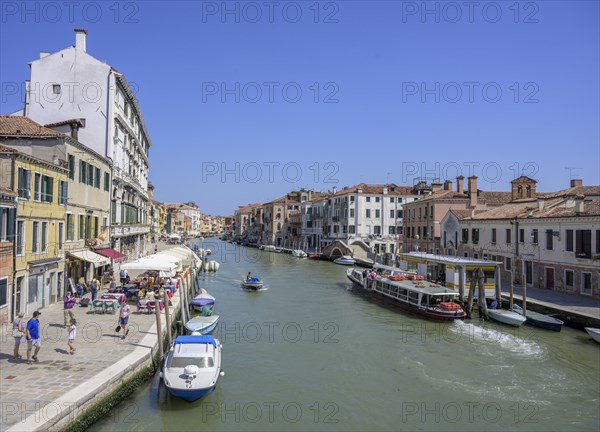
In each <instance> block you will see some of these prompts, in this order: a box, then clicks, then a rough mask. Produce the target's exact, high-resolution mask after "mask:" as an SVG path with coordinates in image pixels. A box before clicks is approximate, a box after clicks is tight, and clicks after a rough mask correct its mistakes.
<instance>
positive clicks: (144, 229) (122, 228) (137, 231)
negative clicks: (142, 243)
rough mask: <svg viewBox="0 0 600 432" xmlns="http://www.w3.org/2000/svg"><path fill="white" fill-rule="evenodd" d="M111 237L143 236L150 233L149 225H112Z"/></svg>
mask: <svg viewBox="0 0 600 432" xmlns="http://www.w3.org/2000/svg"><path fill="white" fill-rule="evenodd" d="M110 232H111V236H113V237H124V236H130V235H143V234H148V233H149V232H150V226H149V225H141V224H131V225H127V224H124V225H112V226H111V227H110Z"/></svg>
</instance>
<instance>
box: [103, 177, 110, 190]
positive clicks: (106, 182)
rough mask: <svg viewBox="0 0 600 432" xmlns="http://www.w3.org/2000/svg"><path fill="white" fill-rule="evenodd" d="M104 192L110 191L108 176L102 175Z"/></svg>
mask: <svg viewBox="0 0 600 432" xmlns="http://www.w3.org/2000/svg"><path fill="white" fill-rule="evenodd" d="M104 190H105V191H106V192H108V191H109V190H110V174H109V173H107V172H105V173H104Z"/></svg>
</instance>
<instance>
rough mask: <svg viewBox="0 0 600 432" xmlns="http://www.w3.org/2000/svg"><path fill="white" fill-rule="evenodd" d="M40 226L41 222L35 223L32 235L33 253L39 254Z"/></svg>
mask: <svg viewBox="0 0 600 432" xmlns="http://www.w3.org/2000/svg"><path fill="white" fill-rule="evenodd" d="M39 226H40V223H39V222H33V231H32V233H31V253H38V236H39Z"/></svg>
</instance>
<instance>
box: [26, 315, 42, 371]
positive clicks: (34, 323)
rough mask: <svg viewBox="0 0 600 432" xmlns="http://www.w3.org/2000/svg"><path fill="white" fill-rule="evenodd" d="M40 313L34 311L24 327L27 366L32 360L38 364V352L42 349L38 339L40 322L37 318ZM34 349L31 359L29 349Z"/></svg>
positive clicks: (40, 340)
mask: <svg viewBox="0 0 600 432" xmlns="http://www.w3.org/2000/svg"><path fill="white" fill-rule="evenodd" d="M41 314H42V313H41V312H39V311H35V312H34V313H33V317H32V318H31V319H30V320H29V321H27V327H26V332H27V333H26V334H27V336H26V339H27V364H31V360H32V358H33V361H34V362H36V363H37V362H39V360H38V357H37V355H38V353H39V352H40V348H41V347H42V339H41V338H40V321H39V316H40V315H41ZM33 347H35V351H34V352H33V357H31V349H32V348H33Z"/></svg>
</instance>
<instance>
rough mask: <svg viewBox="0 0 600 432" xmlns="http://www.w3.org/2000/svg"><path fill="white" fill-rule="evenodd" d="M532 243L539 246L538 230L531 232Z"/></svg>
mask: <svg viewBox="0 0 600 432" xmlns="http://www.w3.org/2000/svg"><path fill="white" fill-rule="evenodd" d="M531 241H532V242H533V244H538V230H537V229H534V230H531Z"/></svg>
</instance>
